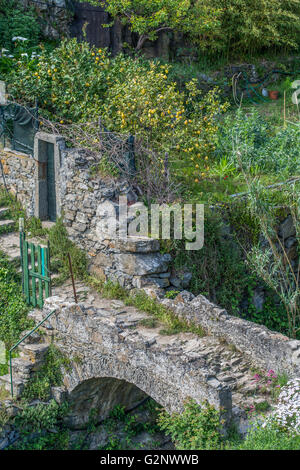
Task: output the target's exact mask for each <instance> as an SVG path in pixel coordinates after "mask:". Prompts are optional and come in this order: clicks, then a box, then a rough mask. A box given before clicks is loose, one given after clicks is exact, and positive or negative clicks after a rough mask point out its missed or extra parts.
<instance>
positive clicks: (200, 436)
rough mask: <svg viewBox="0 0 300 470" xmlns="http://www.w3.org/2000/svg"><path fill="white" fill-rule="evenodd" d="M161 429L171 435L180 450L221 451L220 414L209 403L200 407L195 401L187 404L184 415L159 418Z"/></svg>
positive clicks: (162, 415) (164, 413) (165, 415)
mask: <svg viewBox="0 0 300 470" xmlns="http://www.w3.org/2000/svg"><path fill="white" fill-rule="evenodd" d="M158 424H159V426H160V428H161V429H162V430H163V431H165V432H166V433H167V434H170V436H171V438H172V440H173V441H174V443H175V446H176V449H179V450H218V449H221V445H222V438H221V434H220V426H221V423H220V414H219V412H218V411H217V410H216V409H215V408H214V407H213V406H212V405H209V404H208V403H207V402H206V403H203V406H202V407H200V406H199V405H198V404H197V403H196V402H195V401H193V400H189V401H187V402H186V403H185V407H184V411H183V412H182V413H173V414H172V415H168V414H167V413H166V412H163V413H161V414H160V416H159V418H158Z"/></svg>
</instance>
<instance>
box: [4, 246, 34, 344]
mask: <svg viewBox="0 0 300 470" xmlns="http://www.w3.org/2000/svg"><path fill="white" fill-rule="evenodd" d="M28 311H29V308H28V305H27V304H26V303H25V301H24V299H23V295H22V289H21V278H20V276H19V275H17V273H16V270H15V268H14V267H13V265H12V264H11V262H10V261H9V260H8V259H7V258H6V256H5V255H4V254H3V253H1V251H0V341H4V342H5V345H6V347H7V348H10V347H11V346H12V345H13V344H14V343H16V342H17V341H18V340H19V339H20V333H21V332H22V331H24V330H26V329H29V328H30V327H31V326H32V321H30V320H28V318H27V313H28Z"/></svg>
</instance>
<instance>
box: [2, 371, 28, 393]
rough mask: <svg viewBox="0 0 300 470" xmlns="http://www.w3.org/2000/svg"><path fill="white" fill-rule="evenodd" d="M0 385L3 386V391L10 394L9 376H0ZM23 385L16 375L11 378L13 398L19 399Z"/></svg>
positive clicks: (23, 382) (22, 381)
mask: <svg viewBox="0 0 300 470" xmlns="http://www.w3.org/2000/svg"><path fill="white" fill-rule="evenodd" d="M0 385H2V386H4V388H5V390H6V391H7V392H9V393H11V383H10V374H6V375H1V376H0ZM24 385H25V381H24V380H22V379H21V378H19V377H18V376H17V375H16V376H14V377H13V391H14V398H20V396H21V394H22V391H23V390H24Z"/></svg>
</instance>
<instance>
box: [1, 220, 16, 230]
mask: <svg viewBox="0 0 300 470" xmlns="http://www.w3.org/2000/svg"><path fill="white" fill-rule="evenodd" d="M14 225H15V221H14V220H7V219H4V220H0V229H3V228H11V227H13V226H14Z"/></svg>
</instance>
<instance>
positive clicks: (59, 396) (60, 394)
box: [51, 387, 67, 405]
mask: <svg viewBox="0 0 300 470" xmlns="http://www.w3.org/2000/svg"><path fill="white" fill-rule="evenodd" d="M51 395H52V397H53V398H54V400H55V401H56V403H58V404H59V405H61V404H62V403H63V402H64V401H65V400H66V398H67V392H66V390H65V388H64V387H51Z"/></svg>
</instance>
